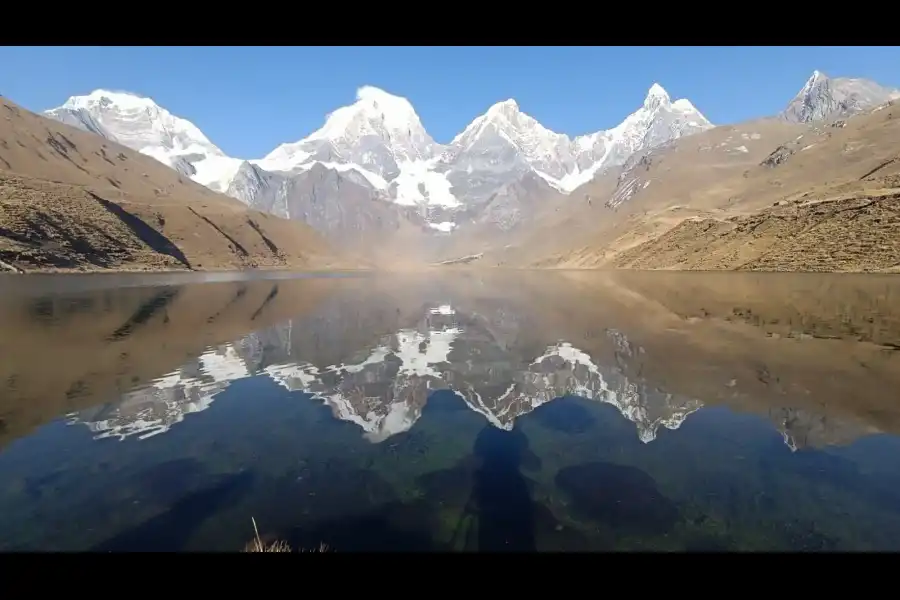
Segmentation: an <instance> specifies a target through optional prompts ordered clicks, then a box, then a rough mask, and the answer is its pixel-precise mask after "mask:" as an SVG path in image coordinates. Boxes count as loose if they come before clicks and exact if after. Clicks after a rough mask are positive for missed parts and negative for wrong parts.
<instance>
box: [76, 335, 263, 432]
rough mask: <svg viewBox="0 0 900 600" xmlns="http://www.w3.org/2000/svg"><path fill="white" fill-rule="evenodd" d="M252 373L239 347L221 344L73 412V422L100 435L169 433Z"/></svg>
mask: <svg viewBox="0 0 900 600" xmlns="http://www.w3.org/2000/svg"><path fill="white" fill-rule="evenodd" d="M249 375H250V372H249V371H248V370H247V367H246V365H245V364H244V361H243V360H241V358H240V357H239V356H238V355H237V353H236V352H235V350H234V348H233V347H231V346H230V345H229V346H222V347H220V348H219V349H217V350H209V351H207V352H204V353H203V354H201V355H200V357H199V358H198V359H197V360H196V361H195V362H194V363H191V364H188V365H185V366H184V367H182V368H180V369H178V370H177V371H176V372H174V373H172V374H170V375H166V376H164V377H161V378H160V379H158V380H156V381H155V382H154V383H153V384H152V385H150V386H148V387H144V388H140V389H137V390H134V391H132V392H129V393H127V394H125V395H124V396H123V397H122V398H121V399H120V400H119V401H118V402H115V403H111V404H107V405H105V406H102V407H100V408H97V409H93V410H88V411H82V412H80V413H74V414H71V415H69V424H75V423H84V424H85V425H87V427H88V428H89V429H90V430H91V431H92V432H94V433H95V434H96V436H95V437H96V438H98V439H99V438H107V437H116V438H119V439H120V440H124V439H125V438H127V437H130V436H136V437H137V438H138V439H141V440H143V439H146V438H148V437H151V436H154V435H156V434H159V433H165V432H166V431H168V430H169V429H170V428H171V427H172V426H173V425H175V424H176V423H180V422H181V421H183V420H184V417H185V415H188V414H191V413H196V412H200V411H203V410H206V409H207V408H209V406H210V404H212V401H213V397H214V396H215V395H216V394H219V393H220V392H223V391H224V390H225V389H226V388H227V387H228V384H229V383H230V382H231V381H233V380H235V379H241V378H243V377H247V376H249Z"/></svg>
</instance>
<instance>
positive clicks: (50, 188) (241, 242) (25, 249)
mask: <svg viewBox="0 0 900 600" xmlns="http://www.w3.org/2000/svg"><path fill="white" fill-rule="evenodd" d="M0 115H2V119H0V265H2V268H4V269H6V270H12V271H32V270H46V269H58V270H96V269H112V270H167V269H243V268H293V269H323V268H338V267H342V266H343V267H345V268H346V267H350V266H358V265H361V264H363V261H360V260H357V259H352V258H347V259H344V258H339V256H338V255H337V254H336V253H335V252H334V251H332V250H331V249H330V248H329V246H328V245H327V244H326V242H325V241H324V240H323V239H322V238H321V237H320V236H319V235H318V234H316V233H315V232H314V231H313V230H311V229H310V228H309V227H307V226H306V225H304V224H302V223H293V222H290V221H287V220H284V219H279V218H276V217H274V216H272V215H270V214H266V213H261V212H259V211H255V210H247V208H246V206H244V205H243V204H241V203H240V202H238V201H236V200H234V199H232V198H229V197H226V196H223V195H221V194H217V193H215V192H213V191H211V190H210V189H209V188H206V187H203V186H200V185H198V184H197V183H194V182H192V181H190V180H189V179H187V178H186V177H185V176H184V175H181V174H180V173H179V172H178V171H176V170H173V169H170V168H167V167H165V166H164V165H163V164H161V163H160V162H159V161H157V160H154V159H152V158H150V157H149V156H145V155H143V154H141V153H138V152H135V151H134V150H131V149H129V148H127V147H125V146H123V145H120V144H118V143H116V142H112V141H109V140H106V139H104V138H103V137H100V136H97V135H95V134H93V133H85V132H83V131H79V130H78V129H75V128H73V127H70V126H68V125H65V124H62V123H59V122H57V121H54V120H51V119H48V118H46V117H42V116H39V115H36V114H34V113H30V112H28V111H27V110H24V109H22V108H20V107H18V106H16V105H15V104H13V103H11V102H9V101H7V100H5V99H2V100H0ZM95 125H96V126H97V127H102V126H103V124H102V122H99V121H98V122H97V123H95ZM178 143H181V142H179V141H178V138H177V137H176V138H175V141H173V144H176V145H177V144H178Z"/></svg>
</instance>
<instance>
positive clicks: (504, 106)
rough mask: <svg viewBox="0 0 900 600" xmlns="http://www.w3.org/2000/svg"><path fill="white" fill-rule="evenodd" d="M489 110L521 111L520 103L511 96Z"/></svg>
mask: <svg viewBox="0 0 900 600" xmlns="http://www.w3.org/2000/svg"><path fill="white" fill-rule="evenodd" d="M488 112H519V103H518V102H516V101H515V100H513V99H512V98H509V99H508V100H504V101H503V102H497V103H496V104H494V105H493V106H491V107H490V108H489V109H488Z"/></svg>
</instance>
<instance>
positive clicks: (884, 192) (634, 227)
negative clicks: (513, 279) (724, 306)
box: [492, 105, 900, 271]
mask: <svg viewBox="0 0 900 600" xmlns="http://www.w3.org/2000/svg"><path fill="white" fill-rule="evenodd" d="M898 116H900V106H896V105H885V106H883V107H879V108H876V109H874V110H872V111H869V112H867V113H864V114H861V115H858V116H855V117H852V118H849V119H846V120H842V121H836V122H833V123H816V124H813V125H794V124H788V123H783V122H779V121H776V120H761V121H755V122H749V123H744V124H740V125H735V126H725V127H717V128H715V129H712V130H710V131H708V132H704V133H701V134H697V135H693V136H689V137H686V138H682V139H680V140H677V141H676V142H674V143H672V144H671V145H668V146H667V147H665V148H658V149H656V150H654V151H650V152H648V153H645V154H644V155H639V156H636V157H634V158H633V159H632V160H631V161H629V162H630V164H629V165H626V167H625V168H624V169H623V170H622V171H621V177H619V176H618V174H608V175H606V176H603V177H600V178H598V179H597V180H595V181H594V182H592V183H590V184H588V185H586V186H584V187H582V188H580V189H579V190H576V191H575V192H574V193H573V194H572V195H571V196H570V200H573V201H575V202H577V201H578V200H579V199H580V198H582V197H590V198H592V200H593V203H594V204H595V205H596V204H598V199H600V203H601V204H602V208H601V209H599V210H597V209H596V207H595V210H594V216H593V219H592V225H591V227H590V231H589V232H585V226H584V225H583V224H582V225H581V226H580V227H575V228H573V230H572V232H573V233H572V234H571V235H569V234H568V233H567V235H565V236H557V239H558V240H562V241H557V242H555V245H556V249H552V250H551V251H550V252H547V253H544V254H543V256H541V257H535V254H534V253H533V252H531V253H527V252H525V253H522V254H523V259H522V260H521V261H520V262H518V263H516V266H540V267H556V268H603V267H620V268H622V267H626V268H627V267H630V268H650V269H657V268H668V269H738V268H742V269H756V270H814V271H835V270H850V271H859V270H886V269H892V268H893V267H894V266H896V263H897V262H898V261H900V256H898V254H900V228H898V227H897V226H896V225H897V220H896V219H897V204H896V197H897V195H898V194H900V160H898V157H900V144H898V143H897V141H896V140H897V139H898V135H900V118H897V117H898ZM631 165H633V167H631ZM628 167H631V168H630V169H629V168H628ZM613 180H615V181H614V183H611V182H613ZM824 201H828V202H831V201H836V202H837V204H823V202H824ZM819 204H821V205H819ZM773 205H777V206H776V207H775V208H773ZM581 220H582V221H585V220H586V219H585V218H584V216H583V215H582V216H581ZM686 221H687V222H686ZM544 237H547V236H546V235H545V236H544ZM535 239H539V237H538V236H535V235H532V237H531V238H529V239H524V240H522V241H521V242H520V245H521V246H522V247H523V248H525V247H528V246H530V245H534V240H535ZM561 244H564V245H565V247H564V248H560V245H561ZM544 246H545V247H547V243H546V242H544ZM748 246H749V248H748ZM492 258H493V257H492Z"/></svg>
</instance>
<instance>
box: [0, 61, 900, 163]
mask: <svg viewBox="0 0 900 600" xmlns="http://www.w3.org/2000/svg"><path fill="white" fill-rule="evenodd" d="M0 64H2V65H4V69H3V71H2V72H0V93H2V94H3V95H5V96H7V97H8V98H10V99H11V100H13V101H14V102H17V103H19V104H20V105H22V106H24V107H26V108H28V109H31V110H35V111H38V110H44V109H47V108H52V107H55V106H58V105H60V104H62V103H63V102H64V101H65V100H66V99H67V98H68V97H69V96H72V95H79V94H86V93H88V92H90V91H92V90H94V89H96V88H101V87H102V88H108V89H116V90H127V91H132V92H136V93H140V94H144V95H147V96H150V97H152V98H153V99H154V100H156V101H157V102H158V103H159V104H160V105H162V106H164V107H166V108H167V109H169V110H170V111H171V112H173V113H175V114H176V115H178V116H181V117H184V118H186V119H189V120H190V121H192V122H193V123H194V124H196V125H197V126H198V127H199V128H200V129H201V130H203V132H204V133H205V134H206V135H207V136H208V137H209V138H210V139H211V140H212V141H213V142H214V143H215V144H216V145H218V146H219V147H220V148H222V149H223V150H224V151H225V152H226V153H227V154H229V155H232V156H238V157H241V158H258V157H262V156H263V155H265V154H267V153H268V152H269V151H271V150H272V149H273V148H274V147H275V146H277V145H278V144H280V143H282V142H289V141H296V140H298V139H300V138H302V137H304V136H306V135H307V134H309V133H311V132H312V131H314V130H315V129H317V128H318V127H319V126H321V124H322V123H323V121H324V118H325V115H326V114H327V113H328V112H330V111H332V110H334V109H335V108H338V107H339V106H343V105H346V104H350V103H352V102H353V100H354V97H355V92H356V89H357V88H358V87H360V86H362V85H374V86H377V87H380V88H383V89H385V90H387V91H389V92H391V93H394V94H398V95H401V96H405V97H407V98H409V100H410V101H411V102H412V103H413V105H414V106H415V107H416V110H417V112H418V113H419V116H420V117H421V119H422V122H423V123H424V124H425V127H426V128H427V129H428V131H429V133H431V135H432V136H433V137H434V138H435V139H436V140H437V141H439V142H444V143H446V142H448V141H449V140H450V139H451V138H452V137H453V136H454V135H455V134H457V133H458V132H459V131H461V130H462V129H463V128H464V127H465V126H466V125H467V124H468V123H469V122H471V120H472V119H473V118H475V117H476V116H478V115H480V114H482V113H483V112H484V111H485V110H487V108H488V107H489V106H490V105H491V104H493V103H494V102H498V101H501V100H505V99H507V98H515V99H516V100H517V101H518V102H519V106H520V107H521V108H522V110H523V111H525V112H526V113H528V114H530V115H532V116H533V117H535V118H536V119H537V120H538V121H540V122H541V123H543V124H544V126H546V127H549V128H550V129H553V130H554V131H558V132H560V133H567V134H570V135H577V134H582V133H587V132H591V131H596V130H599V129H606V128H609V127H612V126H614V125H616V124H618V123H619V122H620V121H621V120H622V119H623V118H624V117H625V116H626V115H628V114H629V113H630V112H633V111H634V110H635V109H636V108H637V107H638V106H640V104H641V102H642V101H643V99H644V96H645V95H646V92H647V90H648V89H649V87H650V85H651V84H652V83H653V82H658V83H660V84H661V85H662V86H663V87H664V88H665V89H666V90H667V91H668V92H669V94H670V95H671V96H672V99H673V100H674V99H676V98H682V97H686V98H688V99H690V100H691V102H693V103H694V105H695V106H696V107H697V108H698V109H700V111H701V112H703V113H704V114H705V115H706V116H707V118H709V119H710V120H711V121H712V122H713V123H717V124H719V123H732V122H737V121H742V120H745V119H748V118H753V117H758V116H764V115H768V114H773V113H776V112H778V111H779V110H781V109H782V108H783V107H784V105H785V104H786V103H787V102H788V101H789V100H790V99H791V97H792V96H793V95H794V94H795V93H796V92H797V91H798V90H799V89H800V88H801V87H802V85H803V83H804V82H805V81H806V79H807V78H808V77H809V76H810V74H811V73H812V71H813V70H814V69H819V70H820V71H823V72H824V73H826V74H828V75H830V76H834V77H839V76H851V77H866V78H871V79H874V80H876V81H878V82H879V83H882V84H885V85H892V86H897V87H900V48H896V47H893V48H888V47H875V48H861V47H852V48H812V47H784V48H774V47H725V48H722V47H674V48H672V47H669V48H666V47H634V48H622V47H524V48H522V47H519V48H510V47H486V48H485V47H481V48H479V47H459V48H457V47H424V48H422V47H419V48H416V47H371V48H368V47H366V48H347V47H335V48H282V47H233V48H216V47H186V48H171V47H125V48H114V47H99V48H98V47H77V48H71V47H69V48H67V47H47V48H42V47H25V48H23V47H2V48H0Z"/></svg>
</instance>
